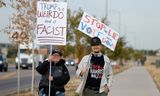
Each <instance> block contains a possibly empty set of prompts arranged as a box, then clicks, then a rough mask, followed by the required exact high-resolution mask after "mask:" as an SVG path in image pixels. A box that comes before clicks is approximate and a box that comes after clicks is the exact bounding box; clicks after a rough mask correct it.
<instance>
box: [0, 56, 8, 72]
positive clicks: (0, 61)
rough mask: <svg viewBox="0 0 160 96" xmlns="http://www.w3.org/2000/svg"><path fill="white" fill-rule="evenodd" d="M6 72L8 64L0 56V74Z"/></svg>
mask: <svg viewBox="0 0 160 96" xmlns="http://www.w3.org/2000/svg"><path fill="white" fill-rule="evenodd" d="M2 71H5V72H7V71H8V63H7V62H6V58H4V57H3V55H0V72H2Z"/></svg>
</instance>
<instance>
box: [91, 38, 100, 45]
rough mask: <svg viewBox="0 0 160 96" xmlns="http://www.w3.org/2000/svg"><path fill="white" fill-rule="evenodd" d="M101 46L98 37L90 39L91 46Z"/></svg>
mask: <svg viewBox="0 0 160 96" xmlns="http://www.w3.org/2000/svg"><path fill="white" fill-rule="evenodd" d="M95 45H101V40H100V39H99V38H98V37H93V38H92V39H91V46H95Z"/></svg>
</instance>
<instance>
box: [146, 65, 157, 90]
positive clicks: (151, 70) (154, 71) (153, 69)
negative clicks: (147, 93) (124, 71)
mask: <svg viewBox="0 0 160 96" xmlns="http://www.w3.org/2000/svg"><path fill="white" fill-rule="evenodd" d="M145 67H146V68H147V70H148V71H149V73H150V74H151V76H152V78H153V80H154V81H155V83H156V85H157V87H158V89H159V91H160V68H156V66H155V65H152V64H146V65H145Z"/></svg>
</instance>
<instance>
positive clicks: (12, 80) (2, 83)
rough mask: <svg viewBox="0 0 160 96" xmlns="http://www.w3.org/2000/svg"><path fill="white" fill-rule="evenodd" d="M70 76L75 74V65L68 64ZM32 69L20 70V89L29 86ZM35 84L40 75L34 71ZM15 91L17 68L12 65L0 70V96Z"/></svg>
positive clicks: (36, 84)
mask: <svg viewBox="0 0 160 96" xmlns="http://www.w3.org/2000/svg"><path fill="white" fill-rule="evenodd" d="M68 70H69V72H70V76H71V77H74V76H75V66H68ZM31 74H32V70H30V69H29V70H20V90H24V89H26V88H30V87H31ZM35 76H36V77H35V86H36V87H37V86H38V83H39V80H40V75H39V74H38V73H37V72H35ZM16 91H17V70H16V69H15V68H14V67H13V66H12V67H9V71H8V72H0V96H6V95H7V94H10V93H14V92H16Z"/></svg>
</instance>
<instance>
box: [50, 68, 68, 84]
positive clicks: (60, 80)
mask: <svg viewBox="0 0 160 96" xmlns="http://www.w3.org/2000/svg"><path fill="white" fill-rule="evenodd" d="M69 80H70V75H69V72H68V69H67V67H66V66H65V65H63V76H62V77H56V78H55V77H54V76H53V82H54V84H55V85H65V84H67V83H68V82H69Z"/></svg>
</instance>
